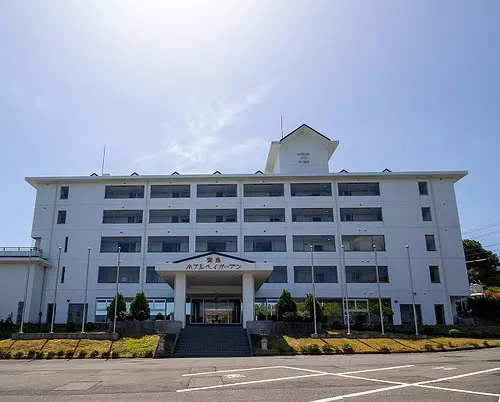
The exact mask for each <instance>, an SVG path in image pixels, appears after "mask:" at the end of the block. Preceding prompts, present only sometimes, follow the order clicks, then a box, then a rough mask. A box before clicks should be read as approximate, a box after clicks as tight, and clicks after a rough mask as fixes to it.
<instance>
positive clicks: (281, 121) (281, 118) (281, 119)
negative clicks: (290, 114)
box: [280, 114, 283, 139]
mask: <svg viewBox="0 0 500 402" xmlns="http://www.w3.org/2000/svg"><path fill="white" fill-rule="evenodd" d="M280 127H281V139H283V115H282V114H280Z"/></svg>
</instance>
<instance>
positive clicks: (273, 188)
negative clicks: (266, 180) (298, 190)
mask: <svg viewBox="0 0 500 402" xmlns="http://www.w3.org/2000/svg"><path fill="white" fill-rule="evenodd" d="M243 194H244V197H283V196H284V194H285V192H284V186H283V184H245V185H244V186H243Z"/></svg>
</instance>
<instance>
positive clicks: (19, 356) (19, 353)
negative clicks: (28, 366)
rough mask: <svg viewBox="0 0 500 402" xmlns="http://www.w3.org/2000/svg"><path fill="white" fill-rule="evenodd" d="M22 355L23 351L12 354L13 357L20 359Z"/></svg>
mask: <svg viewBox="0 0 500 402" xmlns="http://www.w3.org/2000/svg"><path fill="white" fill-rule="evenodd" d="M23 357H24V354H23V352H17V353H16V354H15V355H14V359H22V358H23Z"/></svg>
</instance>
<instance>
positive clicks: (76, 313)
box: [68, 303, 89, 324]
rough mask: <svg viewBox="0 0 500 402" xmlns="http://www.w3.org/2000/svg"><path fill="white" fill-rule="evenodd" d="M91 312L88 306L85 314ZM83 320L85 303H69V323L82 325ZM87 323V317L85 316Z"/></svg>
mask: <svg viewBox="0 0 500 402" xmlns="http://www.w3.org/2000/svg"><path fill="white" fill-rule="evenodd" d="M88 311H89V308H88V304H87V308H86V309H85V313H87V312H88ZM82 318H83V303H69V304H68V322H72V323H74V324H81V323H82ZM85 322H87V317H86V316H85Z"/></svg>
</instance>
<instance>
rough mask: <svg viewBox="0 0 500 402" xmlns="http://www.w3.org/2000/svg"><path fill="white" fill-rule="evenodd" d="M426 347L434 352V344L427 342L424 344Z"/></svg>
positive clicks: (428, 350)
mask: <svg viewBox="0 0 500 402" xmlns="http://www.w3.org/2000/svg"><path fill="white" fill-rule="evenodd" d="M424 348H425V350H427V352H432V351H433V350H434V346H432V345H431V344H430V343H426V344H425V345H424Z"/></svg>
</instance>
